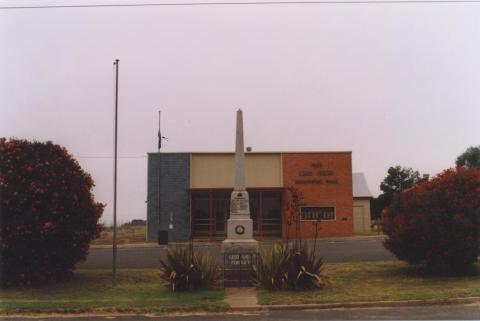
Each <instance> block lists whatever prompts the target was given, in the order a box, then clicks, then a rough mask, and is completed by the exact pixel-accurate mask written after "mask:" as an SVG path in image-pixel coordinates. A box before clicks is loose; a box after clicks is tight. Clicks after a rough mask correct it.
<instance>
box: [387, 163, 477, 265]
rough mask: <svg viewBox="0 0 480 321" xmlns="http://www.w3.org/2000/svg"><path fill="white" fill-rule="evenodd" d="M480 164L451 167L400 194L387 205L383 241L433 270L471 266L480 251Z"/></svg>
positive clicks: (402, 257)
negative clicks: (479, 167)
mask: <svg viewBox="0 0 480 321" xmlns="http://www.w3.org/2000/svg"><path fill="white" fill-rule="evenodd" d="M479 230H480V170H476V169H464V168H457V169H449V170H446V171H444V172H443V173H441V174H440V175H438V176H436V177H435V178H433V179H431V180H430V181H427V182H424V183H421V184H418V185H416V186H414V187H413V188H411V189H408V190H406V191H404V192H402V193H400V194H398V195H397V196H396V197H395V198H394V200H393V203H392V204H391V205H390V206H389V207H388V208H387V209H386V210H385V211H384V214H383V232H384V233H385V234H386V235H387V238H386V240H385V242H384V246H385V247H386V248H387V249H388V250H389V251H391V252H392V253H393V254H394V255H395V256H396V257H397V258H399V259H400V260H405V261H407V262H408V263H410V264H426V265H427V267H428V268H429V269H430V270H432V271H433V270H436V271H438V270H450V271H459V270H463V269H467V268H469V267H470V266H471V265H472V264H473V263H474V262H475V260H476V258H477V255H478V253H479Z"/></svg>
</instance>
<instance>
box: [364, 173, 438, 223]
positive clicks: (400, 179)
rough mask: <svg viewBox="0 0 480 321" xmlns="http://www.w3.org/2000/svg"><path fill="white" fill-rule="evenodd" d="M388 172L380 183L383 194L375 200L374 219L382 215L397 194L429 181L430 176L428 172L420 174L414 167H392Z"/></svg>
mask: <svg viewBox="0 0 480 321" xmlns="http://www.w3.org/2000/svg"><path fill="white" fill-rule="evenodd" d="M387 173H388V174H387V176H386V177H385V178H384V179H383V181H382V183H381V184H380V190H381V191H382V194H380V195H378V197H377V198H375V199H374V200H373V218H374V219H378V218H380V217H381V214H382V211H383V209H384V208H386V207H388V206H389V205H390V204H391V203H392V201H393V198H394V197H395V195H397V194H398V193H400V192H401V191H404V190H406V189H408V188H411V187H413V186H414V185H416V184H418V183H421V182H424V181H427V180H428V177H429V176H428V174H423V175H420V173H419V172H418V171H414V170H413V169H412V168H409V167H401V166H395V167H390V168H389V169H388V172H387Z"/></svg>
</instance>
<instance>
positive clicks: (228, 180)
mask: <svg viewBox="0 0 480 321" xmlns="http://www.w3.org/2000/svg"><path fill="white" fill-rule="evenodd" d="M234 161H235V159H234V155H233V154H192V162H191V188H232V187H233V184H234V180H235V173H234ZM281 163H282V160H281V156H280V154H246V155H245V181H246V185H247V187H281V186H282V175H281V174H282V172H281V171H282V168H281Z"/></svg>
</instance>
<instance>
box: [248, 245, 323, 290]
mask: <svg viewBox="0 0 480 321" xmlns="http://www.w3.org/2000/svg"><path fill="white" fill-rule="evenodd" d="M322 268H323V259H322V258H321V257H317V254H316V252H315V251H314V250H313V249H309V248H308V247H307V245H306V244H304V245H302V246H297V245H289V244H282V245H281V244H274V246H273V247H272V248H271V249H267V250H263V251H261V252H260V254H259V256H258V260H257V262H256V264H255V265H254V279H255V282H256V284H257V286H259V287H261V288H264V289H266V290H270V291H281V290H312V289H321V288H323V287H325V286H326V285H327V284H328V281H327V279H326V277H325V276H323V275H322Z"/></svg>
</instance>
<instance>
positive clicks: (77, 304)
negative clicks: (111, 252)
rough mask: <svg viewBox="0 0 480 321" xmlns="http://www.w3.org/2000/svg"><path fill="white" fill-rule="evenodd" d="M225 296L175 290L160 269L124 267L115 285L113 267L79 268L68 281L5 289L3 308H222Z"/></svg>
mask: <svg viewBox="0 0 480 321" xmlns="http://www.w3.org/2000/svg"><path fill="white" fill-rule="evenodd" d="M223 299H224V291H223V289H221V290H212V291H200V292H194V293H171V292H169V291H167V289H166V287H165V283H164V282H163V281H162V280H161V279H160V272H159V271H158V270H153V269H149V270H147V269H142V270H120V271H118V278H117V284H116V285H115V286H113V285H112V281H111V271H109V270H93V271H91V270H79V271H76V272H75V274H74V276H73V278H72V279H71V280H69V281H67V282H64V283H58V284H55V285H48V286H42V287H36V288H7V289H2V290H1V294H0V312H1V313H15V312H23V313H29V312H89V311H97V312H101V311H118V312H167V311H174V310H175V311H179V310H184V311H187V310H188V311H192V310H208V311H222V310H225V309H226V308H227V307H228V306H227V305H226V304H225V303H224V302H223Z"/></svg>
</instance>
